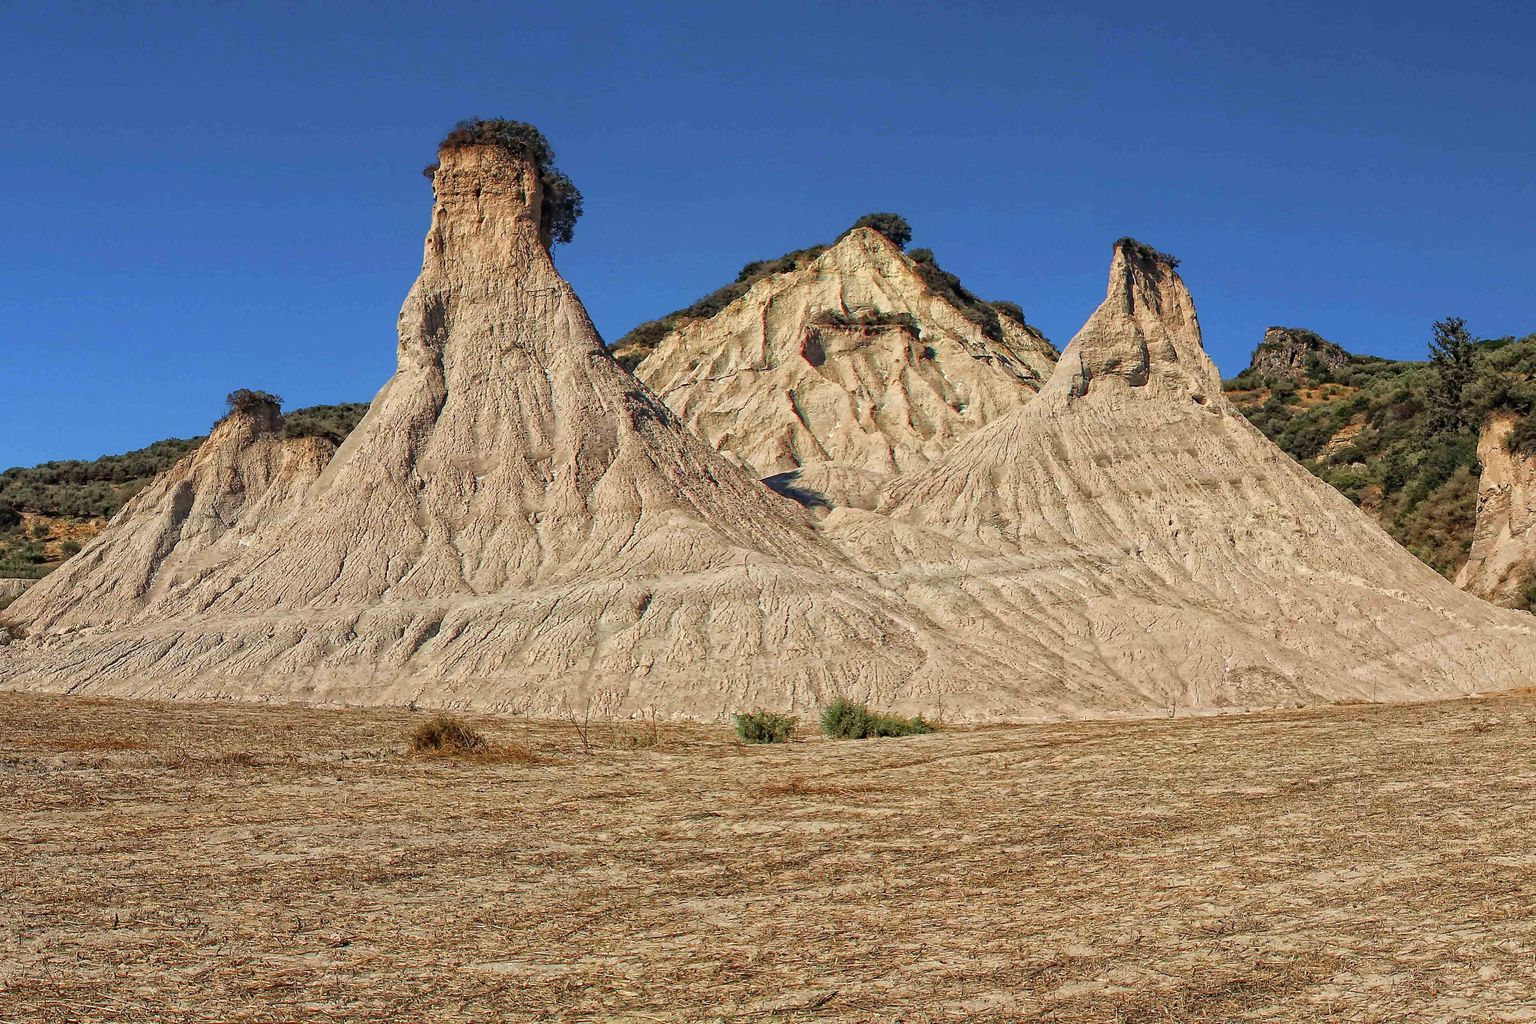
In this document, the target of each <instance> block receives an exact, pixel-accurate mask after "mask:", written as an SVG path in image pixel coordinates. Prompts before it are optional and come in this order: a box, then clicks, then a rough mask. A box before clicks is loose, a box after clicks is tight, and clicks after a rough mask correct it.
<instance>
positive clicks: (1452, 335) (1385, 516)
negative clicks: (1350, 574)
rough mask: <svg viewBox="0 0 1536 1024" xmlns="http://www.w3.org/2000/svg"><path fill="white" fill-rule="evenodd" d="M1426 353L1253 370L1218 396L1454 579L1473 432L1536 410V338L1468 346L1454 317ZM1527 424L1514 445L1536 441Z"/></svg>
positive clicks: (1469, 497) (1471, 514)
mask: <svg viewBox="0 0 1536 1024" xmlns="http://www.w3.org/2000/svg"><path fill="white" fill-rule="evenodd" d="M1429 355H1430V359H1429V360H1428V361H1425V362H1409V361H1391V360H1385V359H1377V358H1374V357H1370V356H1354V355H1351V356H1348V359H1347V362H1346V363H1345V364H1344V365H1341V366H1329V365H1325V364H1324V363H1323V362H1321V361H1320V360H1317V359H1315V358H1309V359H1308V360H1307V362H1306V368H1305V372H1304V374H1303V375H1302V379H1300V380H1297V379H1291V378H1279V377H1275V376H1268V375H1263V374H1259V373H1256V372H1255V371H1253V370H1251V369H1250V370H1248V371H1244V372H1243V373H1242V374H1239V375H1238V376H1237V377H1235V378H1233V379H1232V380H1230V381H1228V382H1227V383H1226V388H1227V391H1228V393H1229V396H1230V397H1231V398H1232V399H1233V401H1234V403H1235V404H1236V405H1237V406H1238V408H1239V409H1241V410H1242V411H1243V412H1244V413H1245V414H1246V415H1247V416H1248V418H1249V419H1250V420H1252V421H1253V423H1254V425H1255V426H1257V427H1258V428H1259V429H1260V430H1262V431H1263V432H1264V433H1265V434H1266V435H1268V436H1269V437H1270V438H1271V439H1272V440H1273V441H1275V443H1277V444H1278V445H1279V446H1280V447H1281V448H1283V449H1285V451H1286V452H1287V453H1289V454H1290V455H1291V456H1292V457H1294V458H1295V459H1297V460H1298V461H1299V462H1301V464H1302V465H1304V466H1306V467H1307V468H1308V469H1310V470H1311V471H1312V472H1314V473H1316V474H1317V475H1318V476H1320V477H1321V478H1322V479H1324V480H1326V481H1328V483H1330V484H1332V485H1333V486H1334V487H1336V488H1337V489H1338V490H1339V491H1341V492H1342V493H1343V494H1344V495H1345V496H1346V497H1348V498H1349V499H1350V500H1351V501H1353V502H1355V503H1356V504H1357V505H1360V506H1361V507H1362V508H1363V509H1365V510H1366V511H1367V512H1369V513H1371V514H1372V515H1374V516H1375V517H1376V519H1377V520H1378V521H1379V522H1380V523H1381V524H1382V526H1383V527H1385V528H1386V530H1387V531H1388V532H1389V533H1391V534H1392V535H1393V536H1394V537H1396V538H1397V539H1398V540H1399V541H1400V542H1401V543H1402V544H1403V545H1404V546H1405V547H1407V548H1408V549H1409V550H1410V551H1412V552H1413V553H1414V554H1416V555H1418V556H1419V557H1420V558H1421V559H1423V560H1424V561H1425V562H1427V563H1428V564H1429V565H1431V566H1433V567H1434V568H1435V569H1436V570H1438V571H1439V572H1441V573H1444V574H1446V575H1452V574H1454V573H1455V571H1456V570H1457V569H1458V568H1460V566H1461V564H1462V563H1463V562H1464V561H1465V560H1466V556H1467V552H1468V550H1469V549H1470V547H1471V542H1472V529H1473V526H1474V525H1475V523H1476V516H1477V485H1478V475H1479V473H1480V472H1481V468H1482V467H1481V466H1480V465H1479V464H1478V462H1477V440H1478V433H1479V431H1480V430H1481V428H1482V427H1483V425H1484V424H1485V423H1486V422H1487V421H1488V418H1489V417H1490V416H1491V415H1492V414H1493V413H1494V412H1496V411H1499V410H1508V411H1511V412H1514V413H1516V414H1519V415H1522V416H1528V414H1529V413H1530V412H1531V410H1532V408H1533V406H1536V335H1531V336H1529V337H1526V338H1523V339H1519V340H1517V339H1514V338H1500V339H1496V340H1489V341H1474V340H1473V339H1472V337H1471V336H1470V334H1468V333H1467V331H1466V326H1465V324H1464V323H1463V322H1462V321H1461V320H1459V319H1456V318H1451V319H1448V320H1444V321H1441V322H1440V323H1437V324H1435V325H1434V328H1433V332H1432V337H1431V340H1430V351H1429ZM1532 422H1533V419H1532V418H1527V419H1525V420H1524V421H1523V422H1522V423H1521V424H1520V425H1519V427H1518V428H1517V430H1516V432H1515V435H1518V439H1517V437H1516V436H1515V435H1512V436H1511V440H1510V443H1511V445H1512V446H1513V445H1526V444H1533V441H1536V427H1532V426H1531V424H1532ZM1351 435H1352V436H1351ZM1533 447H1536V444H1533Z"/></svg>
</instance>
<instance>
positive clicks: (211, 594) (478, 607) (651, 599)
mask: <svg viewBox="0 0 1536 1024" xmlns="http://www.w3.org/2000/svg"><path fill="white" fill-rule="evenodd" d="M440 156H441V162H440V165H439V167H438V169H437V171H436V174H435V179H434V187H435V194H436V204H435V208H434V211H433V218H432V224H431V228H430V230H429V232H428V235H427V241H426V250H425V259H424V263H423V267H422V271H421V275H420V277H419V278H418V279H417V281H416V283H415V285H414V286H413V287H412V289H411V291H410V294H409V295H408V296H407V298H406V301H405V304H404V308H403V309H402V312H401V315H400V323H399V338H400V342H399V368H398V370H397V372H396V374H395V376H394V377H393V378H392V379H391V380H390V381H389V383H388V384H386V385H385V387H384V388H383V390H382V391H381V392H380V393H379V395H378V397H377V398H376V399H375V400H374V402H373V404H372V407H371V408H370V410H369V412H368V414H367V416H366V417H365V418H364V419H363V421H362V422H361V423H360V424H359V425H358V427H357V428H356V429H355V430H354V431H353V432H352V433H351V434H350V436H349V437H348V438H347V440H346V441H345V443H344V444H342V446H341V447H340V448H339V449H338V450H337V451H336V452H335V454H334V456H333V457H331V458H330V459H329V461H328V462H327V463H325V465H324V468H323V471H322V472H319V473H318V474H315V475H314V478H313V479H312V480H305V481H304V482H302V483H294V485H293V486H292V487H285V488H284V489H283V495H284V498H283V500H280V501H277V500H270V501H269V500H268V491H270V487H268V488H267V489H265V490H264V489H263V486H262V485H263V484H264V483H266V482H267V481H269V480H270V479H285V480H290V481H292V480H295V477H294V476H292V475H289V476H286V477H285V476H283V475H282V474H280V473H278V474H274V467H275V464H276V462H277V461H278V450H279V446H277V445H274V444H273V443H272V442H271V441H270V438H269V435H270V434H271V433H272V431H273V430H274V429H275V419H274V422H247V421H246V420H245V419H232V420H228V421H226V422H225V423H224V424H223V425H222V426H221V427H220V429H219V430H217V431H215V433H214V435H213V436H211V437H210V438H209V440H208V441H207V442H206V443H205V444H204V445H203V446H202V447H201V448H200V449H199V451H198V453H197V454H196V455H195V456H194V457H193V458H192V459H191V460H189V461H187V462H185V463H182V464H180V465H179V466H178V467H177V468H176V469H175V470H173V471H172V472H171V473H170V474H168V475H167V476H166V477H165V478H163V479H162V480H161V481H159V482H157V484H156V485H155V486H154V487H153V488H151V490H150V491H147V492H146V493H145V494H143V495H141V496H140V498H139V499H136V501H135V502H134V503H133V504H132V505H131V506H130V507H129V508H126V509H125V510H124V511H123V513H122V514H121V515H119V516H118V518H117V520H116V521H115V522H114V524H113V526H112V528H111V529H110V530H108V531H107V532H106V533H104V534H103V535H102V536H101V537H99V538H98V539H97V540H96V541H95V542H93V544H92V546H91V547H90V548H89V549H88V550H87V551H86V552H84V553H82V555H81V557H80V558H79V559H78V560H77V562H76V563H74V564H73V565H71V566H70V567H69V568H68V569H66V570H65V571H63V572H61V573H59V574H57V575H56V577H55V578H54V579H53V580H50V581H49V584H48V585H47V586H45V587H44V588H43V589H41V590H40V591H38V592H34V593H29V594H28V595H26V596H24V597H23V598H21V599H20V600H19V601H18V602H17V603H16V604H15V605H14V606H13V607H12V608H11V609H10V611H9V613H8V614H9V617H10V618H11V619H12V620H13V621H14V622H15V623H16V624H17V625H18V626H19V627H20V629H21V630H22V631H23V632H24V633H25V634H26V636H27V638H28V639H27V640H26V641H25V642H24V643H21V644H12V645H11V646H10V647H9V648H8V649H7V650H8V658H9V661H8V662H7V663H5V664H3V665H0V672H3V673H4V676H5V681H6V682H7V683H9V684H11V685H23V686H35V687H40V688H47V689H67V690H70V691H85V692H110V693H131V694H143V695H180V696H237V697H297V698H306V699H319V700H335V701H367V702H401V701H408V700H414V699H421V700H423V701H424V702H428V703H435V704H454V703H462V704H474V705H480V706H487V707H497V708H515V709H525V710H530V711H537V712H543V713H551V712H555V711H557V710H558V709H559V707H560V705H561V704H562V703H565V702H572V703H579V702H582V701H585V700H589V699H601V700H603V701H607V702H613V701H618V702H620V703H624V704H627V706H629V707H630V708H635V707H639V706H644V705H652V706H655V707H658V708H660V709H661V710H662V711H666V712H687V713H692V714H700V715H704V716H707V717H712V716H716V715H718V714H720V713H722V712H723V711H725V710H734V709H737V708H739V707H741V706H750V705H751V704H754V703H764V704H770V705H799V704H811V703H815V702H818V701H820V700H824V699H826V698H827V697H828V696H829V695H830V694H832V693H833V692H837V691H840V690H842V689H844V688H847V687H849V686H851V685H853V684H854V682H855V681H858V682H859V683H860V684H861V685H864V686H872V687H877V688H881V689H882V690H883V691H885V692H889V693H890V694H891V695H893V696H900V695H903V694H907V693H910V691H911V687H913V686H915V685H917V684H918V683H919V682H920V681H921V680H923V679H925V678H928V677H930V676H934V675H936V674H944V673H948V672H960V673H964V672H967V671H971V670H973V669H975V668H977V667H978V666H974V665H971V664H970V661H969V660H968V659H971V658H972V655H970V654H969V653H966V652H958V653H955V650H956V647H957V645H955V644H953V643H951V642H950V641H948V640H945V639H943V638H938V637H935V636H933V635H932V634H931V631H928V630H926V629H925V626H924V624H923V617H922V615H921V613H920V612H917V611H916V610H914V609H911V608H908V607H906V606H904V605H902V604H901V603H900V602H899V601H896V600H894V599H892V598H891V597H890V596H889V595H887V594H885V593H884V592H883V591H881V590H880V589H879V588H878V587H876V586H874V585H873V584H871V583H870V582H869V581H868V580H867V579H865V578H864V577H862V576H861V575H860V574H859V573H857V572H856V571H855V570H854V569H853V568H852V567H851V566H849V565H848V564H847V562H846V559H844V558H843V557H842V556H841V555H840V554H839V553H838V552H836V551H835V550H833V549H832V548H831V547H830V546H828V545H827V544H825V543H824V542H822V541H821V540H819V538H818V537H817V535H816V534H815V533H814V532H813V531H812V529H811V528H810V527H809V525H808V524H807V522H806V520H805V514H804V511H803V510H802V509H801V508H800V507H799V506H797V505H796V504H794V503H793V502H791V501H789V500H788V499H785V498H782V497H780V496H778V495H776V494H774V493H772V492H771V491H769V490H768V489H766V488H765V487H763V486H762V485H761V484H760V483H759V482H758V481H757V480H756V479H754V478H753V477H752V476H750V475H748V474H747V473H746V472H745V471H743V470H741V469H740V468H738V467H736V466H734V465H732V464H731V463H729V462H727V461H726V460H725V459H724V458H723V457H722V456H721V455H719V454H718V453H717V452H715V451H714V450H713V449H711V448H709V447H708V446H707V445H705V444H703V443H702V442H700V441H698V440H697V439H695V438H694V437H693V436H692V435H690V434H689V433H688V432H687V431H685V430H684V429H683V428H682V427H681V425H680V424H679V423H678V421H677V418H676V417H675V416H674V415H673V414H672V413H671V412H670V411H669V410H668V409H667V408H666V406H665V405H663V404H662V403H660V402H659V401H657V400H656V399H655V398H654V397H653V396H652V395H651V394H650V393H649V392H647V391H646V390H645V388H644V387H643V386H642V385H640V384H639V383H638V382H637V381H636V380H635V379H634V378H633V377H632V376H631V375H630V374H629V373H628V372H626V371H625V370H623V369H622V368H621V367H620V366H619V365H618V364H617V363H615V362H614V361H613V359H612V358H611V357H610V356H609V355H608V354H607V352H606V351H604V349H603V347H602V345H601V342H600V340H599V339H598V337H597V334H596V332H595V331H594V330H593V328H592V325H591V323H590V321H589V320H588V318H587V314H586V312H585V310H584V309H583V308H582V306H581V303H580V302H579V301H578V300H577V298H576V296H575V295H574V294H573V293H572V291H571V289H570V287H569V286H568V285H567V284H566V283H565V281H564V280H562V279H561V278H560V276H559V275H558V274H557V273H556V272H555V269H554V266H553V264H552V263H551V261H550V257H549V253H548V251H547V249H546V248H545V245H544V244H543V242H542V241H541V238H540V230H539V229H540V225H539V213H538V211H539V209H540V196H539V189H540V187H541V186H540V179H539V176H538V173H537V171H536V168H535V167H534V166H533V165H532V164H531V163H530V162H528V161H526V160H520V159H517V158H515V157H513V156H512V155H511V154H510V153H508V152H507V151H505V150H503V149H501V148H498V147H495V146H471V147H463V148H453V149H445V150H444V151H443V152H442V153H441V154H440ZM273 416H274V417H275V412H274V413H273ZM300 475H302V474H300ZM253 503H260V504H261V505H262V508H261V514H260V515H258V514H256V511H257V510H256V508H255V507H253Z"/></svg>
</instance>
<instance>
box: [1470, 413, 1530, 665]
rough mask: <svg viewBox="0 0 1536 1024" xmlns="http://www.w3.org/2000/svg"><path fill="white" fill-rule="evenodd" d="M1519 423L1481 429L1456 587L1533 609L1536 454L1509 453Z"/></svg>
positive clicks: (1509, 416)
mask: <svg viewBox="0 0 1536 1024" xmlns="http://www.w3.org/2000/svg"><path fill="white" fill-rule="evenodd" d="M1520 422H1521V418H1520V417H1518V416H1516V415H1515V414H1513V413H1508V412H1505V413H1501V414H1498V415H1495V416H1494V417H1493V418H1492V419H1491V420H1489V422H1488V425H1487V426H1486V427H1484V428H1483V433H1482V438H1481V439H1480V440H1479V442H1478V446H1477V457H1478V461H1479V462H1481V463H1482V465H1483V472H1482V478H1481V480H1480V481H1479V486H1478V497H1477V527H1476V530H1475V531H1474V533H1473V535H1472V553H1471V556H1470V557H1469V558H1468V559H1467V563H1466V565H1464V566H1463V567H1462V569H1461V572H1460V573H1459V574H1458V575H1457V576H1456V585H1457V586H1459V587H1463V588H1465V589H1467V590H1469V591H1471V592H1472V593H1474V594H1476V595H1478V596H1479V597H1483V598H1487V599H1488V600H1490V601H1493V602H1494V603H1496V604H1501V605H1505V606H1507V607H1513V608H1523V609H1527V610H1530V611H1536V456H1533V455H1530V454H1526V453H1524V452H1521V451H1518V450H1517V451H1511V450H1510V447H1511V446H1510V444H1509V440H1510V435H1511V433H1512V432H1513V431H1514V430H1515V428H1516V427H1517V426H1518V425H1519V424H1520ZM1533 675H1536V669H1533Z"/></svg>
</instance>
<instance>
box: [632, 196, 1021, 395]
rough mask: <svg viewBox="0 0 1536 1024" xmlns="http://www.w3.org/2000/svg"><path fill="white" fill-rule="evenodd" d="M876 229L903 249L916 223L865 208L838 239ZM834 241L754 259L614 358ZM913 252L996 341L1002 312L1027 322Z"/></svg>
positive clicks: (647, 347) (642, 351)
mask: <svg viewBox="0 0 1536 1024" xmlns="http://www.w3.org/2000/svg"><path fill="white" fill-rule="evenodd" d="M861 227H867V228H873V229H874V230H876V231H878V232H880V234H882V235H884V236H885V237H886V238H889V239H890V240H891V241H892V242H894V243H895V244H896V246H897V247H898V248H905V247H906V245H907V243H908V242H910V241H911V240H912V226H911V225H910V224H908V223H907V220H906V218H905V217H903V216H901V215H900V214H897V213H866V214H865V215H864V216H862V217H860V218H859V219H858V220H856V221H854V223H853V224H852V225H850V226H849V227H848V229H847V230H846V231H844V232H843V233H842V234H840V235H838V236H837V239H836V241H834V243H833V244H834V245H835V244H836V242H840V241H842V240H843V239H844V238H846V237H848V235H849V234H850V233H851V232H853V231H854V230H855V229H857V228H861ZM828 248H829V246H826V245H813V246H811V247H810V248H808V249H796V250H795V251H794V252H788V253H785V254H784V255H783V256H780V257H779V258H778V259H773V260H755V261H753V262H751V263H748V264H747V265H745V266H744V267H742V268H741V271H740V272H739V273H738V274H737V275H736V280H734V281H732V282H731V283H730V284H728V285H726V286H724V287H723V288H717V289H715V290H714V291H712V292H710V293H709V294H708V295H706V296H704V297H703V298H702V299H699V300H698V301H697V302H695V303H693V304H692V305H688V306H684V307H683V308H682V309H676V310H673V311H672V312H670V313H668V314H667V315H666V316H663V317H658V318H657V319H655V320H648V321H646V322H645V323H643V324H640V325H639V326H638V327H635V328H633V329H631V330H630V331H629V332H628V333H627V334H625V335H624V336H623V337H622V338H620V339H619V340H618V341H616V342H614V343H613V344H612V345H610V346H609V349H610V350H611V351H612V352H613V355H614V358H616V359H617V360H618V361H619V362H620V363H622V364H624V366H625V367H627V368H628V369H631V370H633V369H634V368H635V367H636V366H638V365H639V364H640V360H642V359H644V358H645V357H646V356H647V355H649V354H650V353H651V351H652V350H653V349H655V347H656V346H657V345H658V344H659V343H660V342H661V339H662V338H665V337H666V336H667V335H668V334H670V333H672V332H673V331H674V330H676V329H677V328H678V327H680V326H681V325H682V324H684V323H686V322H687V321H689V320H708V319H709V318H711V317H713V316H714V315H715V314H717V313H719V312H720V311H721V310H723V309H724V308H725V307H726V306H729V305H730V304H731V303H733V302H735V301H736V300H737V299H739V298H741V297H742V296H743V295H745V294H747V292H748V291H749V290H751V288H752V286H753V285H754V284H756V283H757V282H758V281H761V280H762V279H763V278H765V277H769V276H771V275H773V274H782V273H786V272H788V271H791V270H798V269H800V268H801V267H804V266H806V265H807V264H809V263H810V262H811V261H812V260H814V259H816V257H818V256H820V255H821V254H822V253H824V252H826V251H827V249H828ZM908 256H909V257H910V258H911V260H912V262H913V264H914V265H915V266H916V268H917V272H918V273H919V274H920V275H922V278H923V280H924V281H925V282H926V283H927V285H928V287H929V288H930V289H932V290H933V291H934V292H936V293H937V294H938V295H940V296H942V297H943V298H944V299H946V300H947V301H948V302H949V304H950V305H952V306H954V307H955V309H956V310H958V311H959V312H960V314H961V315H962V316H964V317H965V318H966V319H968V320H970V321H971V322H972V323H974V324H976V325H977V326H978V327H979V328H981V331H982V333H983V334H985V335H986V336H987V337H988V338H991V339H992V340H993V341H1002V340H1003V328H1002V323H1001V321H1000V320H999V319H998V317H999V314H1001V315H1003V316H1007V317H1009V318H1010V319H1012V320H1014V321H1015V322H1017V323H1019V324H1025V323H1026V321H1025V320H1024V310H1023V309H1022V308H1020V306H1019V304H1018V303H1016V302H1001V301H1000V302H988V301H986V300H984V299H980V298H978V297H977V296H976V295H975V294H973V293H972V292H971V291H970V290H968V289H967V288H966V287H965V286H964V285H963V284H961V283H960V278H958V277H956V276H955V275H954V274H951V273H950V272H949V271H947V270H945V269H944V268H943V267H941V266H939V264H938V261H937V260H936V259H935V258H934V255H933V250H932V249H913V250H912V251H911V252H910V253H908Z"/></svg>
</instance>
